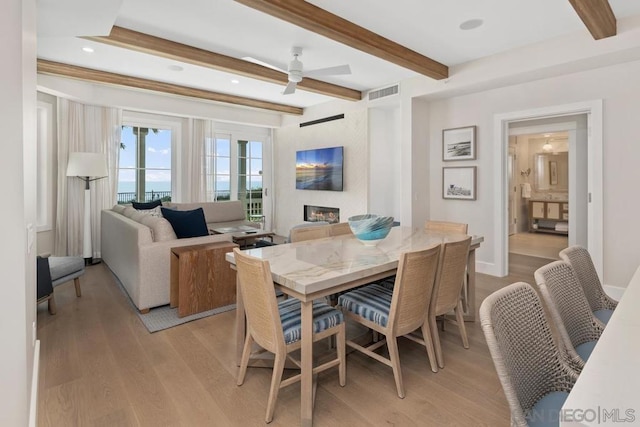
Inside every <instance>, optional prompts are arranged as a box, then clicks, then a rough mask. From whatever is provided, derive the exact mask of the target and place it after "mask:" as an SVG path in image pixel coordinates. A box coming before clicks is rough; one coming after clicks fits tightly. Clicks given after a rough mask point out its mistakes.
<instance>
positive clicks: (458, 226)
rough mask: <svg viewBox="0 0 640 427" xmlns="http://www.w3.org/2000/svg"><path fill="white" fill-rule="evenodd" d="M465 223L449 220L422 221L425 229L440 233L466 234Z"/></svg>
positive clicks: (466, 226)
mask: <svg viewBox="0 0 640 427" xmlns="http://www.w3.org/2000/svg"><path fill="white" fill-rule="evenodd" d="M467 228H468V225H467V224H463V223H460V222H449V221H427V222H425V223H424V229H425V230H426V231H438V232H442V233H460V234H467Z"/></svg>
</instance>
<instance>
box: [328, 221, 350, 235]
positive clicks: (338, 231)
mask: <svg viewBox="0 0 640 427" xmlns="http://www.w3.org/2000/svg"><path fill="white" fill-rule="evenodd" d="M329 234H330V235H331V237H334V236H344V235H346V234H353V232H352V231H351V227H350V226H349V223H348V222H339V223H337V224H331V225H330V226H329Z"/></svg>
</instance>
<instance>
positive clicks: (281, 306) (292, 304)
mask: <svg viewBox="0 0 640 427" xmlns="http://www.w3.org/2000/svg"><path fill="white" fill-rule="evenodd" d="M278 311H279V312H280V320H281V322H282V332H283V333H284V342H285V343H287V344H291V343H294V342H296V341H300V329H301V325H302V310H301V309H300V300H297V299H295V298H289V299H286V300H284V301H280V302H279V303H278ZM343 322H344V316H343V315H342V312H340V311H339V310H336V309H335V308H333V307H331V306H330V305H328V304H325V303H323V302H320V301H314V302H313V333H314V334H317V333H318V332H322V331H325V330H327V329H329V328H333V327H334V326H337V325H339V324H340V323H343Z"/></svg>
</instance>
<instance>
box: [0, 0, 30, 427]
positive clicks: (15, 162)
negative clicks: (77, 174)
mask: <svg viewBox="0 0 640 427" xmlns="http://www.w3.org/2000/svg"><path fill="white" fill-rule="evenodd" d="M35 3H36V2H35V0H7V1H5V2H3V5H2V13H1V14H0V39H1V40H2V43H0V57H1V58H2V59H3V64H4V65H5V66H4V67H2V68H1V69H0V93H1V94H2V96H1V97H0V128H1V129H2V133H3V138H4V141H3V144H2V156H1V157H0V182H3V183H4V186H3V187H4V188H3V201H4V203H5V206H6V207H10V208H7V209H4V211H3V214H2V221H0V235H1V236H2V241H3V242H4V243H3V244H2V245H0V277H2V310H0V339H1V340H2V351H0V402H2V407H1V408H2V409H1V410H0V425H3V426H26V425H28V423H29V412H30V399H31V396H30V395H31V392H34V393H35V391H36V390H32V375H33V374H34V373H33V372H32V370H33V368H34V356H35V355H34V351H35V348H36V347H35V342H34V341H33V339H34V338H35V337H34V336H33V333H32V328H33V325H35V323H34V322H35V314H36V309H35V301H36V293H35V287H36V285H35V264H36V263H35V253H36V245H35V243H34V244H33V245H32V247H31V251H29V248H28V244H27V225H28V224H30V225H31V230H32V233H31V241H35V237H36V236H35V227H36V208H35V206H36V204H35V197H36V170H35V165H36V34H35V32H36V22H35V19H36V4H35ZM36 374H37V373H36ZM33 409H34V410H35V407H34V408H33Z"/></svg>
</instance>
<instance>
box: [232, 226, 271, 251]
mask: <svg viewBox="0 0 640 427" xmlns="http://www.w3.org/2000/svg"><path fill="white" fill-rule="evenodd" d="M274 235H275V233H274V232H272V231H266V230H260V229H256V230H255V231H253V230H252V231H240V232H238V233H231V239H233V243H237V244H238V245H239V246H240V248H245V247H247V246H248V245H250V244H252V243H253V242H254V241H255V240H256V239H263V238H265V237H268V238H269V240H270V241H271V242H273V236H274Z"/></svg>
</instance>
